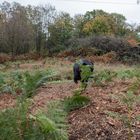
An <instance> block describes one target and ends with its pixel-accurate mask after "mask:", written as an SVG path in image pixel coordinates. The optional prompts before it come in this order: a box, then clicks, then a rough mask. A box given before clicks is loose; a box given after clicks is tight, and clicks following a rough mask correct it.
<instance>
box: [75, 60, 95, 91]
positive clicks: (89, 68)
mask: <svg viewBox="0 0 140 140" xmlns="http://www.w3.org/2000/svg"><path fill="white" fill-rule="evenodd" d="M93 70H94V64H93V63H92V62H91V61H89V60H85V59H80V60H79V61H77V62H76V63H75V64H74V66H73V73H74V82H75V83H76V84H77V83H78V81H81V88H82V89H83V90H85V89H86V87H87V84H88V80H89V78H92V74H93Z"/></svg>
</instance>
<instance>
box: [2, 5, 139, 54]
mask: <svg viewBox="0 0 140 140" xmlns="http://www.w3.org/2000/svg"><path fill="white" fill-rule="evenodd" d="M139 29H140V27H137V30H135V29H134V28H133V26H132V25H130V24H128V23H127V22H126V18H125V17H124V16H123V15H121V14H118V13H107V12H105V11H103V10H93V11H87V12H86V13H85V14H84V15H81V14H79V15H75V16H74V17H71V16H70V14H69V13H65V12H57V11H56V9H55V7H53V6H51V5H49V4H47V5H43V6H31V5H28V6H22V5H21V4H19V3H16V2H13V3H9V2H3V3H1V4H0V53H7V54H10V55H12V56H15V55H20V54H26V53H30V52H35V53H38V54H40V55H42V54H45V55H46V54H51V55H52V54H53V53H54V52H60V51H61V50H65V49H67V46H69V42H70V40H71V39H75V38H86V37H89V36H93V35H103V36H113V37H118V36H119V37H123V38H124V37H126V36H129V35H130V34H131V35H132V36H136V32H137V31H139Z"/></svg>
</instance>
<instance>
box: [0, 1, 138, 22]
mask: <svg viewBox="0 0 140 140" xmlns="http://www.w3.org/2000/svg"><path fill="white" fill-rule="evenodd" d="M6 1H8V2H13V1H15V2H18V3H21V4H22V5H28V4H30V5H44V4H48V3H49V4H51V5H52V6H55V8H56V10H57V11H65V12H68V13H70V14H71V16H73V15H75V14H78V13H81V14H84V13H85V12H86V11H92V10H93V9H102V10H104V11H106V12H109V13H114V12H116V13H120V14H123V15H124V16H125V17H126V18H127V20H128V22H129V23H140V4H139V5H137V4H136V2H137V0H6ZM0 2H2V0H0Z"/></svg>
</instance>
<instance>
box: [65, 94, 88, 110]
mask: <svg viewBox="0 0 140 140" xmlns="http://www.w3.org/2000/svg"><path fill="white" fill-rule="evenodd" d="M89 101H90V100H89V98H87V97H85V96H81V95H74V96H72V97H69V98H66V99H65V100H64V106H65V110H66V111H67V112H69V111H72V110H75V109H78V108H81V107H83V106H85V105H87V104H88V103H89Z"/></svg>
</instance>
